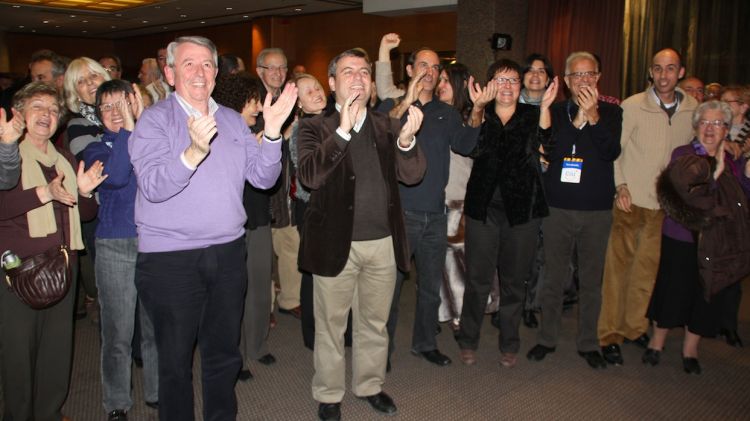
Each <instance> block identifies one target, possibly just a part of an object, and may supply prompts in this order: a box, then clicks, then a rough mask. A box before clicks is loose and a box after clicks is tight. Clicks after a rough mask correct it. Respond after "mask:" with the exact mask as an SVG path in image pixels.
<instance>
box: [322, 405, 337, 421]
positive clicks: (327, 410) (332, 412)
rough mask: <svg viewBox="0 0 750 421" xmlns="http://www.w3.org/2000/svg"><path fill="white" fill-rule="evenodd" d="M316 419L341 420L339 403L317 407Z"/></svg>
mask: <svg viewBox="0 0 750 421" xmlns="http://www.w3.org/2000/svg"><path fill="white" fill-rule="evenodd" d="M318 419H319V420H320V421H339V420H340V419H341V402H336V403H321V404H320V405H318Z"/></svg>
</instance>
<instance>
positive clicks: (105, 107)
mask: <svg viewBox="0 0 750 421" xmlns="http://www.w3.org/2000/svg"><path fill="white" fill-rule="evenodd" d="M122 101H123V100H122V99H121V100H119V101H117V102H112V103H109V104H102V105H100V106H99V111H101V112H102V114H107V113H111V112H112V111H113V110H114V109H115V108H118V109H119V107H120V104H122ZM125 103H126V104H127V105H128V106H129V105H130V101H125Z"/></svg>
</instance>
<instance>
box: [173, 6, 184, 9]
mask: <svg viewBox="0 0 750 421" xmlns="http://www.w3.org/2000/svg"><path fill="white" fill-rule="evenodd" d="M174 10H182V7H180V6H177V7H175V8H174Z"/></svg>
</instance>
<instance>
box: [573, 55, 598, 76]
mask: <svg viewBox="0 0 750 421" xmlns="http://www.w3.org/2000/svg"><path fill="white" fill-rule="evenodd" d="M581 59H586V60H591V62H592V63H594V66H596V71H597V72H598V71H599V60H597V59H596V57H594V55H593V54H591V53H589V52H588V51H576V52H575V53H571V54H570V55H569V56H568V58H567V59H565V74H566V75H567V74H568V73H570V66H572V65H573V62H574V61H576V60H581Z"/></svg>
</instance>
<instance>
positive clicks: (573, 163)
mask: <svg viewBox="0 0 750 421" xmlns="http://www.w3.org/2000/svg"><path fill="white" fill-rule="evenodd" d="M582 172H583V159H581V158H563V164H562V171H561V172H560V181H561V182H563V183H576V184H578V183H580V182H581V173H582Z"/></svg>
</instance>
